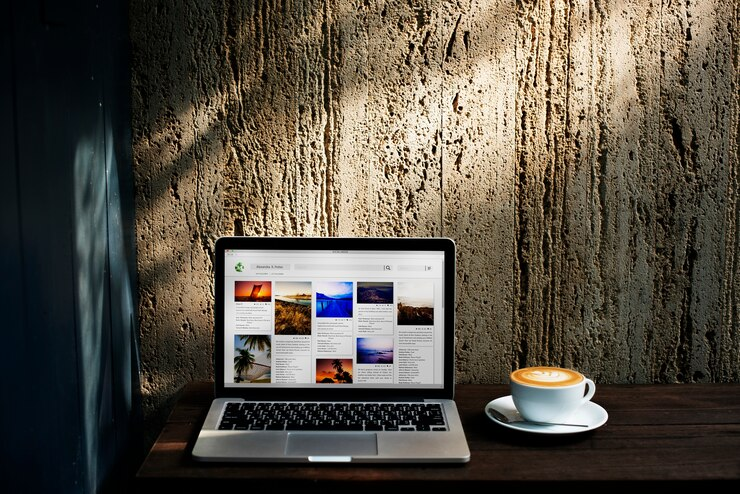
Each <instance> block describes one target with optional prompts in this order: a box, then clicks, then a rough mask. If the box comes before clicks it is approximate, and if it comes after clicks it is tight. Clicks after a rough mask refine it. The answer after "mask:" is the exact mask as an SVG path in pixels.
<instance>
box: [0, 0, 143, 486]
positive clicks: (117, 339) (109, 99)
mask: <svg viewBox="0 0 740 494" xmlns="http://www.w3.org/2000/svg"><path fill="white" fill-rule="evenodd" d="M3 9H4V10H5V11H6V12H3V14H7V15H3V19H5V20H4V21H3V23H4V24H5V26H3V27H7V29H3V52H2V55H3V58H2V64H3V69H4V70H3V78H2V81H0V84H2V87H0V89H3V91H2V100H1V101H2V104H3V109H4V110H5V108H6V107H8V108H9V110H10V111H3V112H2V117H0V118H2V131H3V132H2V139H3V141H2V144H3V146H2V153H3V154H2V155H1V156H2V159H3V167H2V177H1V178H2V186H1V187H2V189H1V190H0V192H2V193H3V194H2V201H3V207H2V209H3V213H2V214H3V216H2V218H3V224H2V235H3V240H8V241H4V242H3V252H2V259H3V263H4V265H6V264H7V268H8V269H7V270H4V272H7V273H8V276H5V277H4V279H3V282H2V283H3V284H2V290H3V291H2V297H1V298H2V300H3V305H4V306H5V305H7V306H8V308H9V310H8V311H4V312H9V313H10V314H11V322H12V326H11V327H12V328H13V329H12V331H8V333H12V334H11V335H9V337H8V340H6V343H9V344H4V345H2V347H3V352H4V355H3V356H4V357H5V358H3V370H4V371H5V372H3V375H4V376H13V377H14V378H15V379H16V380H15V381H13V383H12V384H11V385H10V389H9V391H11V396H13V398H14V403H17V405H15V406H14V407H13V408H12V409H11V411H9V412H7V411H4V412H3V413H4V417H3V418H4V419H6V420H3V427H4V429H5V428H7V429H8V430H7V431H4V432H5V434H4V438H6V437H7V438H9V439H10V440H9V441H5V440H4V441H3V442H2V443H3V446H2V448H3V449H2V460H3V461H2V463H3V466H2V468H3V470H4V471H3V474H2V476H1V477H2V480H1V482H3V484H5V485H0V490H2V491H6V492H8V490H6V488H8V489H10V490H9V491H12V492H16V491H17V492H98V491H100V490H101V489H106V488H110V487H112V486H116V485H119V486H120V485H121V483H122V482H123V481H124V480H125V477H123V476H124V475H126V474H127V473H129V472H128V470H127V468H128V466H130V465H128V463H127V462H128V460H129V458H130V454H131V451H132V444H133V442H132V438H134V437H135V435H134V432H135V429H134V427H135V422H136V420H137V417H138V413H137V409H138V398H137V395H138V393H139V383H138V368H139V366H138V350H137V349H136V327H135V322H136V317H135V309H134V308H135V300H134V298H135V297H134V289H135V276H134V275H132V273H134V271H133V269H134V268H133V267H134V266H135V252H134V250H133V249H132V248H131V247H130V245H131V244H132V234H131V232H130V231H131V228H132V222H131V220H130V218H131V215H132V209H131V207H132V206H131V205H132V203H133V198H132V197H129V196H130V194H131V188H130V186H129V187H126V184H127V183H130V178H126V177H127V176H130V174H131V158H130V150H129V149H130V130H128V129H129V128H130V124H129V120H130V119H129V112H128V108H129V103H128V101H129V91H128V82H127V81H126V80H125V79H124V80H121V79H120V77H121V76H123V77H127V76H126V74H127V73H128V58H127V39H128V38H127V20H126V19H127V18H126V5H125V2H108V3H106V4H105V5H103V6H102V7H101V5H100V4H96V3H95V2H83V1H74V2H65V3H64V4H63V5H61V4H56V3H55V4H53V5H52V3H50V4H49V5H46V4H45V3H44V2H22V1H14V2H11V3H10V4H9V6H8V7H3ZM126 208H128V211H126V210H125V209H126ZM4 267H5V266H4ZM16 398H17V400H15V399H16ZM7 424H12V425H11V426H8V425H7Z"/></svg>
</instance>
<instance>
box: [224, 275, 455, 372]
mask: <svg viewBox="0 0 740 494" xmlns="http://www.w3.org/2000/svg"><path fill="white" fill-rule="evenodd" d="M227 285H228V286H227V287H225V288H227V290H226V292H227V300H228V303H227V305H228V306H230V307H229V310H227V311H225V312H226V313H227V314H228V317H225V321H226V324H227V328H226V329H227V338H226V344H227V345H229V344H232V345H233V352H232V351H227V352H226V353H225V355H227V356H230V355H233V361H230V360H229V359H227V361H226V362H225V363H224V366H225V367H224V369H225V371H226V372H225V375H226V376H231V377H232V380H233V383H234V384H268V383H269V384H296V383H301V384H313V385H324V386H325V385H365V384H397V383H409V384H412V383H415V384H434V383H435V381H438V380H440V379H441V376H437V375H435V372H434V371H433V362H434V359H435V358H440V357H441V355H440V348H441V343H442V342H441V325H440V324H436V325H435V320H441V319H440V318H441V317H442V316H441V307H440V306H441V304H440V303H439V302H438V301H437V300H436V299H435V295H437V296H438V293H437V292H438V291H439V289H438V287H437V286H436V285H437V284H436V283H435V281H434V280H431V279H420V280H403V281H389V280H372V281H361V280H352V281H344V280H328V279H324V280H310V281H303V280H264V279H232V280H231V281H227ZM227 350H230V349H228V348H227ZM227 380H228V379H227Z"/></svg>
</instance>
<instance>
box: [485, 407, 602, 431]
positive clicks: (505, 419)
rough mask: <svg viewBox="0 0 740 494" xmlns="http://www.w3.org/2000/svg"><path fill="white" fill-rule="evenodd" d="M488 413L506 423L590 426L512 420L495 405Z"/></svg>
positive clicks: (585, 425) (572, 425)
mask: <svg viewBox="0 0 740 494" xmlns="http://www.w3.org/2000/svg"><path fill="white" fill-rule="evenodd" d="M488 413H490V414H491V415H492V416H493V418H495V419H496V420H498V421H499V422H502V423H504V424H533V425H567V426H570V427H588V424H562V423H557V422H534V421H532V420H524V419H515V420H512V419H510V418H509V417H507V416H506V415H504V414H503V413H501V412H499V411H498V410H496V409H495V408H493V407H488Z"/></svg>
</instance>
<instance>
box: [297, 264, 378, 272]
mask: <svg viewBox="0 0 740 494" xmlns="http://www.w3.org/2000/svg"><path fill="white" fill-rule="evenodd" d="M293 268H294V269H295V270H296V271H392V267H391V265H390V264H296V265H294V266H293Z"/></svg>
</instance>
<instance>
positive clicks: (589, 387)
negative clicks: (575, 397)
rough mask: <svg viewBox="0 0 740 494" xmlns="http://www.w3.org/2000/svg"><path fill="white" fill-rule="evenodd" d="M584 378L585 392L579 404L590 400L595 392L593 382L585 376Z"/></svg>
mask: <svg viewBox="0 0 740 494" xmlns="http://www.w3.org/2000/svg"><path fill="white" fill-rule="evenodd" d="M585 380H586V388H587V390H586V394H585V395H583V398H582V399H581V405H584V404H585V403H586V402H588V401H591V398H593V397H594V393H596V385H595V384H594V382H593V381H592V380H591V379H589V378H585Z"/></svg>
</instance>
